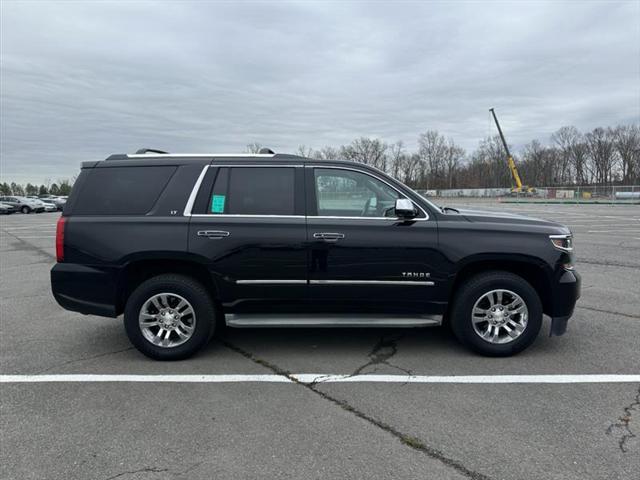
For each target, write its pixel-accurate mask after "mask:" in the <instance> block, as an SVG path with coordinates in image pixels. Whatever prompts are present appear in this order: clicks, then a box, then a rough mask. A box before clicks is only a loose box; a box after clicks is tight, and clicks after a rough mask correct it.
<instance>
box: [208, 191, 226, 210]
mask: <svg viewBox="0 0 640 480" xmlns="http://www.w3.org/2000/svg"><path fill="white" fill-rule="evenodd" d="M224 198H225V196H224V195H214V196H213V197H211V212H212V213H224Z"/></svg>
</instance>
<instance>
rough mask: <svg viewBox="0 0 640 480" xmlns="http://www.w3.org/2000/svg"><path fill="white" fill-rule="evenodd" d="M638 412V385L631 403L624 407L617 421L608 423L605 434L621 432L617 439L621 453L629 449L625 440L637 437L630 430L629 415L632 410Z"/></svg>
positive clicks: (639, 402) (639, 405) (639, 408)
mask: <svg viewBox="0 0 640 480" xmlns="http://www.w3.org/2000/svg"><path fill="white" fill-rule="evenodd" d="M634 411H636V412H640V387H638V393H637V395H636V397H635V399H634V401H633V402H632V403H630V404H629V405H627V406H626V407H624V409H623V410H622V412H623V413H622V415H621V416H620V417H618V421H617V422H615V423H612V424H611V425H609V428H607V431H606V434H607V435H613V433H614V431H618V432H620V433H621V435H620V438H619V439H618V447H619V448H620V451H622V453H627V452H628V451H629V450H628V449H627V447H626V444H627V442H628V441H629V440H630V439H632V438H635V437H637V435H636V434H635V433H634V432H633V431H632V430H631V426H630V424H631V417H632V415H633V412H634Z"/></svg>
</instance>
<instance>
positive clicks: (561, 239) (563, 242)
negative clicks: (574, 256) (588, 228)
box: [549, 234, 573, 252]
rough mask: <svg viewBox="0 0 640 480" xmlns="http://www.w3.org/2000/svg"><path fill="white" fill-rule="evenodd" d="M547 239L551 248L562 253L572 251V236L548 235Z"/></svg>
mask: <svg viewBox="0 0 640 480" xmlns="http://www.w3.org/2000/svg"><path fill="white" fill-rule="evenodd" d="M549 239H550V240H551V243H553V246H554V247H556V248H557V249H558V250H562V251H563V252H571V251H573V236H572V235H571V234H569V235H549Z"/></svg>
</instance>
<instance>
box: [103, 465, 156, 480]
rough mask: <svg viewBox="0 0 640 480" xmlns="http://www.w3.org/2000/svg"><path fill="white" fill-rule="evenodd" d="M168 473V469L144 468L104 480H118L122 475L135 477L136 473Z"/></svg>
mask: <svg viewBox="0 0 640 480" xmlns="http://www.w3.org/2000/svg"><path fill="white" fill-rule="evenodd" d="M168 471H169V469H168V468H156V467H145V468H141V469H139V470H131V471H128V472H122V473H118V474H117V475H114V476H112V477H107V478H105V479H104V480H113V479H114V478H120V477H122V476H124V475H135V474H136V473H164V472H168Z"/></svg>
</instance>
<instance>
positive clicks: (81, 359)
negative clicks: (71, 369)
mask: <svg viewBox="0 0 640 480" xmlns="http://www.w3.org/2000/svg"><path fill="white" fill-rule="evenodd" d="M133 348H134V347H127V348H123V349H122V350H114V351H112V352H104V353H98V354H96V355H89V356H88V357H81V358H74V359H73V360H68V361H66V362H62V363H58V364H56V365H53V366H51V367H48V368H45V369H44V370H40V371H39V372H37V373H36V375H41V374H43V373H46V372H49V371H51V370H53V369H54V368H60V367H64V366H66V365H70V364H72V363H79V362H84V361H86V360H94V359H96V358H101V357H107V356H109V355H115V354H117V353H122V352H127V351H129V350H133Z"/></svg>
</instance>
